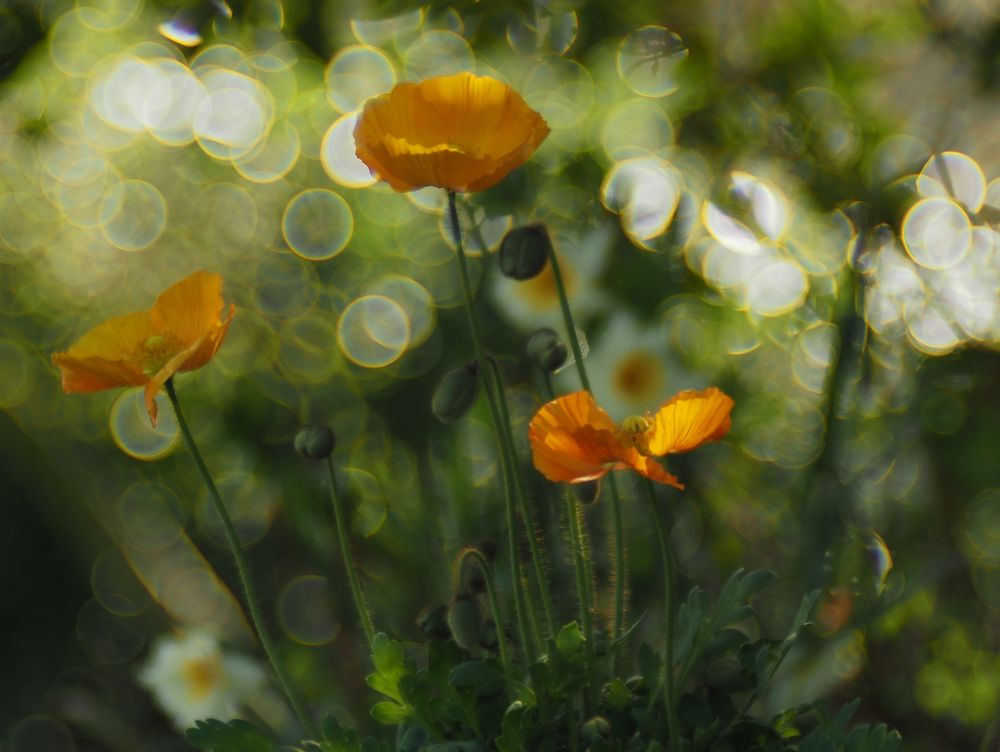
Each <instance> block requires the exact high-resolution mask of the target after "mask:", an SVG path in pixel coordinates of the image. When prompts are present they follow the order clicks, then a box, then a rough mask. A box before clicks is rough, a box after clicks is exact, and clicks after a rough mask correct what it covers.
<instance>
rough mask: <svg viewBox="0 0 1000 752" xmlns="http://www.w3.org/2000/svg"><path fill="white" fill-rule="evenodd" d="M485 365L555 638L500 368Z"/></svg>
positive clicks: (489, 358)
mask: <svg viewBox="0 0 1000 752" xmlns="http://www.w3.org/2000/svg"><path fill="white" fill-rule="evenodd" d="M486 363H487V365H488V367H489V369H490V375H491V376H492V378H493V384H494V386H495V388H496V401H497V405H498V406H499V408H500V426H501V432H502V433H503V435H504V443H505V444H506V447H507V461H508V463H509V464H510V467H511V469H512V473H511V478H512V479H513V481H514V498H515V499H516V500H517V502H518V505H519V506H520V507H521V516H522V517H523V518H524V524H525V527H527V528H528V547H529V548H530V550H531V562H532V564H533V566H534V570H535V582H536V584H537V585H538V591H539V594H540V595H541V598H542V610H543V611H544V612H545V624H546V627H547V628H548V636H549V637H555V634H556V622H555V618H554V616H553V607H552V595H551V594H550V593H549V588H548V578H547V577H546V574H545V566H544V564H543V562H542V551H541V548H540V547H539V544H538V537H539V536H537V535H535V534H534V533H535V530H534V528H535V510H534V509H533V508H531V507H530V506H529V504H528V494H527V493H526V492H525V490H524V481H523V479H522V478H521V474H520V473H519V472H518V466H517V449H516V447H515V446H514V432H513V430H511V427H510V425H511V423H510V410H509V408H508V407H507V396H506V394H505V393H504V388H503V377H502V375H501V374H500V367H499V366H498V365H497V362H496V360H495V359H494V358H493V356H491V355H487V356H486Z"/></svg>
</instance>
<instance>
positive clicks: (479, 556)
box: [458, 548, 514, 682]
mask: <svg viewBox="0 0 1000 752" xmlns="http://www.w3.org/2000/svg"><path fill="white" fill-rule="evenodd" d="M466 559H472V560H474V561H475V562H476V564H478V565H479V568H480V569H481V570H482V572H483V579H484V580H485V581H486V597H487V599H488V600H489V602H490V611H491V612H492V614H493V623H494V624H495V625H496V628H497V644H498V645H499V647H500V663H501V664H503V673H504V677H505V678H506V680H507V682H510V680H511V678H512V677H513V676H514V674H513V672H512V671H511V667H510V656H509V655H508V653H507V637H506V635H505V634H504V629H503V620H502V619H501V617H500V602H499V601H498V600H497V592H496V588H495V587H494V586H493V573H492V572H490V565H489V562H487V561H486V557H485V556H483V553H482V551H480V550H479V549H478V548H466V549H464V550H463V551H462V555H461V557H460V558H459V560H458V573H459V576H461V574H462V567H464V566H465V560H466Z"/></svg>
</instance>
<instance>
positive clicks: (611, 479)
mask: <svg viewBox="0 0 1000 752" xmlns="http://www.w3.org/2000/svg"><path fill="white" fill-rule="evenodd" d="M549 263H550V264H551V265H552V278H553V279H554V280H555V283H556V291H557V292H558V294H559V306H560V308H561V309H562V315H563V323H564V325H565V326H566V337H567V338H568V339H569V346H570V348H571V349H572V350H573V360H574V361H575V363H576V372H577V373H578V374H579V376H580V385H581V386H583V388H584V389H586V390H587V391H588V392H592V390H591V388H590V379H589V378H587V367H586V366H585V365H584V364H583V351H582V350H581V349H580V341H579V340H578V339H577V337H576V325H575V324H574V323H573V312H572V311H571V310H570V308H569V298H568V297H567V296H566V285H565V284H564V283H563V276H562V270H561V269H560V268H559V260H558V259H557V258H556V254H555V253H552V254H550V255H549ZM606 477H607V481H608V491H609V495H610V496H611V527H612V529H613V531H614V548H615V569H614V573H613V577H614V581H615V608H614V622H613V624H612V628H611V646H610V648H609V650H608V652H609V653H610V660H611V676H615V674H616V672H617V669H618V650H619V648H620V646H621V642H622V641H621V640H619V638H620V637H621V634H622V629H623V628H624V623H625V579H626V570H625V566H626V565H625V526H624V523H623V521H622V505H621V496H620V495H619V493H618V481H617V480H616V479H615V476H614V474H613V473H609V474H608V475H607V476H606Z"/></svg>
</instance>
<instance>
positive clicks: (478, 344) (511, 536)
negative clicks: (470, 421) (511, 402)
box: [448, 191, 533, 653]
mask: <svg viewBox="0 0 1000 752" xmlns="http://www.w3.org/2000/svg"><path fill="white" fill-rule="evenodd" d="M448 216H449V220H450V222H451V230H452V237H453V238H454V240H455V245H456V246H457V249H458V253H457V254H456V255H457V256H458V271H459V275H460V276H461V279H462V297H463V299H464V302H465V312H466V314H467V316H468V318H469V332H470V333H471V335H472V345H473V348H474V349H475V354H476V363H479V364H481V367H480V368H479V377H480V379H482V382H483V387H484V390H485V391H486V397H487V399H488V401H489V405H490V413H491V417H492V419H493V433H494V435H495V437H496V440H497V444H498V446H499V447H500V461H501V464H502V465H503V468H504V502H505V506H506V510H507V547H508V548H509V549H510V572H511V582H512V587H513V590H514V611H515V613H516V615H517V625H518V630H519V631H520V633H521V645H522V646H523V647H524V649H525V652H529V653H530V652H533V651H531V650H530V649H529V640H530V639H531V634H530V632H529V629H528V625H527V620H526V618H525V613H524V612H525V601H526V598H525V593H524V592H523V591H522V588H523V582H522V580H521V561H520V557H519V556H518V553H517V519H516V515H515V514H514V501H513V498H512V496H511V480H510V473H511V472H514V469H513V468H512V467H509V463H508V462H507V461H506V454H507V452H506V448H505V446H506V445H505V442H504V440H503V439H502V438H501V437H500V428H499V423H500V420H499V408H498V406H497V404H496V398H495V397H494V394H493V389H492V388H491V385H490V382H491V381H492V380H491V379H490V377H489V375H488V370H487V368H486V367H485V365H483V364H485V362H486V360H485V358H484V350H483V345H482V335H481V334H480V332H479V322H478V321H477V319H476V314H475V310H474V309H473V307H472V285H471V284H470V283H469V269H468V262H467V261H466V258H465V249H464V248H463V247H462V231H461V229H460V227H459V224H458V207H457V205H456V203H455V193H454V191H448Z"/></svg>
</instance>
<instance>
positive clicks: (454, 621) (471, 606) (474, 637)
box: [448, 596, 483, 650]
mask: <svg viewBox="0 0 1000 752" xmlns="http://www.w3.org/2000/svg"><path fill="white" fill-rule="evenodd" d="M448 627H449V628H450V629H451V636H452V639H454V640H455V644H456V645H458V646H459V647H460V648H462V649H464V650H479V649H480V648H481V647H482V640H483V612H482V611H481V610H480V609H479V604H477V603H476V602H475V601H474V600H473V599H472V598H467V597H464V596H460V597H458V598H456V599H455V602H454V603H452V604H451V608H449V609H448Z"/></svg>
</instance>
